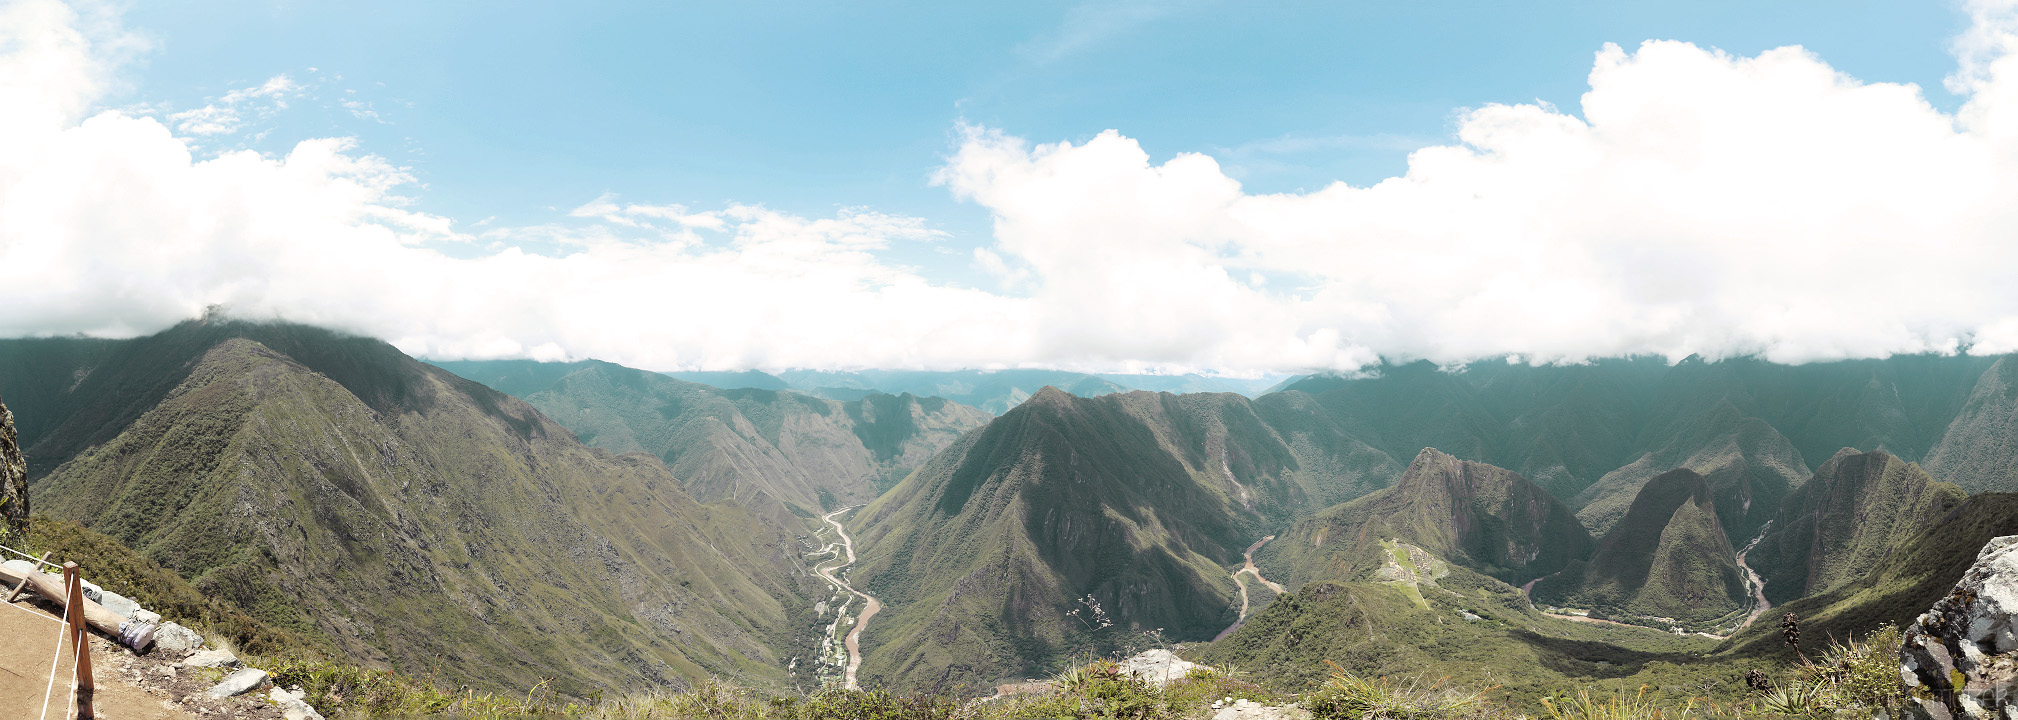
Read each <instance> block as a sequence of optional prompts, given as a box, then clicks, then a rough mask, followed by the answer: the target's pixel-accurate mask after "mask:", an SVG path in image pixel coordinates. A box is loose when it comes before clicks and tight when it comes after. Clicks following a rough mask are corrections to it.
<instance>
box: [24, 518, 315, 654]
mask: <svg viewBox="0 0 2018 720" xmlns="http://www.w3.org/2000/svg"><path fill="white" fill-rule="evenodd" d="M25 545H26V546H25V547H18V548H17V549H21V550H24V551H27V552H31V553H35V554H40V553H43V552H47V553H49V561H50V562H55V563H61V562H66V561H69V562H76V563H77V565H78V571H79V572H80V573H81V574H82V575H83V577H84V578H85V579H87V580H90V581H91V582H93V583H96V584H97V585H98V586H99V587H102V588H105V589H107V590H111V591H113V592H116V593H119V594H120V595H124V596H126V597H128V598H131V599H132V600H133V601H134V602H137V603H140V605H141V607H145V608H147V609H149V610H153V611H155V612H157V613H160V614H161V617H162V618H163V619H164V620H167V621H170V622H176V623H180V624H182V625H185V626H188V627H196V628H203V629H204V630H205V631H206V632H208V633H210V634H212V635H215V636H218V637H221V638H223V639H224V640H225V641H227V642H229V643H231V646H232V647H234V648H237V649H239V650H241V651H244V652H250V653H255V654H263V653H274V652H281V651H283V650H285V649H288V648H299V649H304V650H314V649H323V648H325V647H326V646H323V645H320V644H318V643H317V642H315V641H313V640H310V639H309V638H307V637H304V636H302V635H301V634H299V633H296V632H293V631H290V630H286V629H282V628H279V627H275V626H273V625H271V624H268V623H266V622H264V621H262V620H260V619H258V618H255V617H253V616H251V615H248V614H246V613H245V612H244V611H242V610H240V609H238V608H237V607H234V606H232V605H230V604H228V603H225V602H223V601H220V600H218V599H217V598H213V597H209V596H207V595H204V594H203V593H202V592H199V591H198V590H197V589H196V588H195V587H193V586H191V585H190V584H189V583H188V582H187V581H185V580H183V579H182V576H180V575H177V574H175V573H174V572H173V571H170V570H169V569H167V568H164V567H162V566H161V565H160V564H158V563H156V562H154V561H153V560H149V559H147V558H145V557H142V556H140V555H139V554H137V553H134V552H133V551H132V550H131V549H128V548H127V547H126V546H125V545H124V544H121V543H120V542H119V541H118V540H114V539H112V538H110V537H106V536H105V535H102V534H99V533H97V532H93V531H91V530H88V529H86V528H84V527H82V526H80V525H78V524H76V523H73V522H68V521H64V520H57V519H53V518H47V517H36V518H34V519H33V521H32V523H31V524H30V526H29V530H28V537H27V542H26V543H25Z"/></svg>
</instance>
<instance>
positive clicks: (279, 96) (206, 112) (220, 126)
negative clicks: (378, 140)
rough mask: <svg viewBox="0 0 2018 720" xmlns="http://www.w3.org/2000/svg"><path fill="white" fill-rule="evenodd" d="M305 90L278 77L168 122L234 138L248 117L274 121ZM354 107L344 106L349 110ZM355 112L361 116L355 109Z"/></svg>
mask: <svg viewBox="0 0 2018 720" xmlns="http://www.w3.org/2000/svg"><path fill="white" fill-rule="evenodd" d="M302 90H303V88H302V86H301V84H299V83H296V82H295V81H294V80H293V79H292V78H289V77H288V76H287V75H286V74H281V75H275V76H273V77H270V78H267V79H266V82H263V83H260V84H258V85H253V86H251V87H243V88H239V89H237V90H233V91H231V92H228V93H225V94H224V95H223V96H222V97H218V98H215V99H213V100H212V102H210V103H208V104H205V105H204V106H203V107H200V108H191V109H189V110H184V111H181V112H177V113H171V114H169V116H168V120H169V122H172V123H174V124H175V129H177V130H180V131H182V132H184V133H187V134H190V135H230V134H233V133H236V132H238V131H239V130H243V129H245V126H246V125H247V123H248V121H247V120H246V117H245V115H246V114H247V113H250V114H251V115H252V116H253V117H255V118H259V119H264V118H270V117H273V116H274V115H275V114H276V113H278V112H280V111H281V110H285V109H287V99H288V98H289V97H293V96H297V95H300V94H301V93H302ZM351 105H352V103H345V104H344V106H345V107H347V108H348V107H350V106H351ZM351 112H352V114H357V110H356V109H355V108H353V109H352V110H351ZM357 116H358V117H359V118H363V117H365V116H364V115H357ZM371 119H373V120H376V119H378V114H377V113H371Z"/></svg>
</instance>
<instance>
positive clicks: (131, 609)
mask: <svg viewBox="0 0 2018 720" xmlns="http://www.w3.org/2000/svg"><path fill="white" fill-rule="evenodd" d="M84 594H85V596H87V597H89V596H90V595H91V593H89V592H86V593H84ZM91 599H92V600H94V601H97V603H98V604H100V605H103V606H105V609H107V610H111V611H112V612H115V613H118V614H119V616H120V617H123V618H131V617H133V616H134V615H135V614H137V613H139V612H140V603H137V602H134V601H132V600H129V599H127V597H126V596H125V595H121V594H119V593H116V592H112V591H111V590H99V591H98V597H95V598H91Z"/></svg>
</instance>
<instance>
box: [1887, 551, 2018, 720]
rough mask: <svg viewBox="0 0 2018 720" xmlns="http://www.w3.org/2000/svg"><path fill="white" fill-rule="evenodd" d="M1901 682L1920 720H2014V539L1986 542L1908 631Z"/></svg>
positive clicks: (2017, 667)
mask: <svg viewBox="0 0 2018 720" xmlns="http://www.w3.org/2000/svg"><path fill="white" fill-rule="evenodd" d="M1899 679H1900V680H1901V681H1902V682H1904V683H1905V686H1906V691H1907V694H1908V695H1910V696H1911V697H1912V698H1913V705H1914V708H1913V709H1916V710H1917V711H1918V712H1917V713H1916V714H1917V715H1919V716H1921V717H1931V718H1938V719H1939V720H1956V719H1957V718H1993V717H2006V716H2007V715H2008V716H2010V717H2018V535H2006V536H2004V537H1999V538H1993V539H1991V540H1990V542H1989V543H1987V544H1985V545H1984V546H1983V549H1982V550H1981V551H1980V552H1978V553H1977V554H1976V564H1974V565H1971V566H1970V567H1969V570H1968V572H1965V573H1963V574H1962V579H1961V580H1960V581H1958V582H1956V583H1955V587H1954V589H1953V590H1950V591H1948V595H1947V596H1946V597H1943V598H1941V599H1940V600H1938V601H1936V602H1935V603H1934V606H1933V607H1932V608H1929V609H1928V610H1927V612H1925V613H1921V615H1920V617H1919V618H1917V619H1915V620H1914V621H1913V624H1912V625H1909V626H1907V628H1906V634H1905V638H1904V641H1903V642H1902V643H1901V644H1900V648H1899Z"/></svg>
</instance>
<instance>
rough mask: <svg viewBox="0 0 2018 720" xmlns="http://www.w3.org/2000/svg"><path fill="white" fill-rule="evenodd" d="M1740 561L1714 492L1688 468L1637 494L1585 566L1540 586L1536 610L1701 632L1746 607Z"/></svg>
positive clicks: (1535, 592)
mask: <svg viewBox="0 0 2018 720" xmlns="http://www.w3.org/2000/svg"><path fill="white" fill-rule="evenodd" d="M1735 557H1736V554H1735V553H1734V552H1732V550H1731V543H1730V540H1729V538H1728V537H1727V536H1726V535H1725V533H1724V528H1723V525H1722V524H1721V523H1720V522H1718V520H1717V507H1716V499H1715V491H1714V490H1713V488H1712V487H1711V486H1710V483H1709V481H1708V480H1707V479H1705V478H1704V477H1703V476H1702V475H1699V474H1697V473H1696V472H1695V471H1692V470H1688V469H1686V468H1684V469H1679V470H1672V471H1669V472H1666V473H1662V474H1661V475H1659V476H1657V477H1655V478H1654V479H1652V480H1649V481H1647V483H1646V484H1645V485H1644V486H1642V487H1641V488H1640V491H1639V494H1638V495H1637V496H1635V497H1634V498H1633V504H1632V506H1631V507H1629V508H1627V510H1626V513H1625V517H1623V518H1620V519H1619V522H1618V523H1617V524H1615V525H1614V526H1613V527H1612V529H1611V531H1610V532H1607V533H1605V535H1604V538H1603V539H1601V540H1599V541H1598V548H1597V552H1596V553H1594V554H1593V555H1592V556H1591V559H1590V561H1588V562H1582V561H1578V562H1573V563H1571V564H1570V566H1569V567H1567V568H1565V569H1564V570H1563V571H1562V572H1560V573H1557V574H1555V575H1551V576H1549V577H1545V578H1542V579H1541V580H1539V581H1537V582H1536V583H1535V584H1534V586H1533V589H1532V591H1531V594H1532V596H1533V597H1534V599H1535V601H1536V602H1539V603H1548V604H1552V605H1561V606H1569V607H1580V608H1588V609H1590V610H1591V611H1592V613H1593V615H1632V616H1638V617H1641V618H1667V619H1670V620H1673V621H1676V622H1678V623H1679V624H1682V625H1686V626H1695V627H1702V626H1706V625H1711V624H1715V623H1719V622H1722V621H1727V620H1730V619H1733V616H1734V615H1735V614H1736V613H1737V612H1739V611H1740V610H1741V609H1743V608H1745V607H1747V606H1746V594H1745V585H1744V582H1743V580H1742V579H1741V578H1740V575H1739V570H1738V566H1737V562H1736V559H1735Z"/></svg>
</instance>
